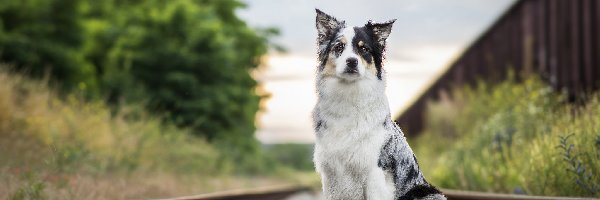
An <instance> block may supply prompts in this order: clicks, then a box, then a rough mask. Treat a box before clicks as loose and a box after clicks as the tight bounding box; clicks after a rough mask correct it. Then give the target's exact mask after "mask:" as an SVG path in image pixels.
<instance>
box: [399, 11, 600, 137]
mask: <svg viewBox="0 0 600 200" xmlns="http://www.w3.org/2000/svg"><path fill="white" fill-rule="evenodd" d="M509 68H512V69H514V70H515V71H516V72H525V73H538V74H539V75H540V76H541V77H542V78H543V79H544V80H546V81H547V82H548V83H549V84H550V85H551V86H552V87H553V88H555V89H556V90H561V91H563V90H564V91H567V92H568V94H569V97H570V98H571V99H572V100H575V99H578V98H580V97H582V96H584V95H585V94H586V93H587V92H589V91H592V90H597V89H599V86H600V84H599V83H600V0H520V1H517V2H516V3H515V4H514V5H512V6H511V7H510V8H509V9H508V10H507V11H506V13H504V14H503V15H502V16H501V17H499V18H498V20H497V21H496V22H495V23H494V24H493V25H492V26H490V28H489V29H488V30H486V31H485V32H484V33H483V34H482V35H481V36H480V37H479V38H478V39H476V40H475V42H473V43H472V44H471V45H470V46H469V48H467V49H466V50H465V51H464V52H463V54H462V56H460V57H459V58H458V59H457V60H455V61H454V62H453V63H452V64H451V65H450V66H449V67H448V69H447V71H446V72H445V73H443V74H442V75H441V76H440V77H439V79H438V80H437V81H436V82H434V83H433V84H432V85H431V86H430V87H429V88H428V89H427V90H425V91H424V92H423V94H422V95H421V96H420V97H419V98H418V99H417V100H416V101H415V102H413V104H412V105H411V106H409V107H408V108H407V109H406V110H404V111H403V112H402V113H401V115H400V116H399V117H398V119H397V122H398V123H399V124H400V126H401V127H402V128H403V129H404V131H405V134H407V135H409V136H410V135H416V134H418V133H419V132H421V130H422V128H423V122H424V121H423V120H424V117H425V116H424V114H425V107H426V104H427V101H429V100H436V99H439V97H440V95H442V93H445V92H447V91H448V90H449V89H450V88H451V87H453V86H460V85H464V84H471V85H472V84H475V82H476V81H477V80H478V79H481V80H486V81H491V82H498V81H501V80H503V79H505V78H506V75H507V74H506V73H507V72H508V69H509Z"/></svg>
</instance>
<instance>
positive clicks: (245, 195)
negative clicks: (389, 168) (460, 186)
mask: <svg viewBox="0 0 600 200" xmlns="http://www.w3.org/2000/svg"><path fill="white" fill-rule="evenodd" d="M442 191H443V192H444V194H445V195H446V197H448V199H449V200H594V199H596V198H573V197H547V196H529V195H515V194H495V193H486V192H469V191H459V190H448V189H443V190H442ZM165 200H321V198H320V195H319V194H316V193H315V192H314V191H312V190H311V189H310V188H308V187H298V186H276V187H266V188H257V189H249V190H232V191H224V192H216V193H210V194H201V195H194V196H184V197H175V198H169V199H165ZM596 200H598V199H596Z"/></svg>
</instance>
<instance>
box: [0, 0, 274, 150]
mask: <svg viewBox="0 0 600 200" xmlns="http://www.w3.org/2000/svg"><path fill="white" fill-rule="evenodd" d="M240 7H243V4H241V3H240V2H239V1H237V0H202V1H200V0H177V1H171V0H148V1H115V0H103V1H93V0H48V1H46V0H24V1H21V0H6V1H4V2H3V3H2V5H0V61H2V62H8V63H11V64H13V65H14V67H15V68H16V69H18V70H19V71H25V72H27V71H29V72H30V74H32V75H35V76H36V77H42V76H43V75H44V74H45V73H49V75H50V78H51V83H59V84H60V85H61V86H63V88H64V89H65V91H72V90H73V89H77V91H79V92H80V93H82V94H84V95H85V96H86V97H97V98H101V99H106V100H107V101H108V102H109V103H110V104H111V105H113V107H115V108H116V109H117V110H118V108H117V107H118V106H120V105H132V104H143V105H145V106H146V108H145V109H146V110H148V111H149V113H152V114H154V115H156V116H163V117H164V118H165V119H166V121H167V123H172V124H175V125H177V126H179V127H186V128H191V133H192V134H194V135H197V136H202V137H204V138H206V139H208V140H209V141H211V142H216V143H219V145H217V146H219V147H222V150H223V152H224V153H225V154H226V156H229V157H232V158H235V159H240V160H241V161H248V162H254V161H253V160H256V156H258V154H259V150H258V149H259V148H258V144H257V142H256V140H255V139H254V135H253V134H254V131H255V126H254V119H255V114H256V112H257V111H258V103H259V100H260V97H259V96H258V95H257V94H256V93H255V91H254V89H255V87H256V84H257V83H256V81H255V80H254V79H253V78H252V77H251V76H250V72H251V70H252V69H254V68H256V67H257V66H258V65H259V60H260V59H259V58H260V57H261V56H262V55H264V54H265V53H266V52H267V45H268V44H269V41H268V38H269V37H271V36H273V35H275V34H277V33H278V32H277V31H276V29H272V28H271V29H264V30H253V29H251V28H249V27H248V26H247V25H246V24H245V23H244V22H243V21H242V20H240V19H239V18H238V17H237V16H236V14H235V10H236V9H238V8H240ZM97 98H96V99H97ZM92 99H94V98H92Z"/></svg>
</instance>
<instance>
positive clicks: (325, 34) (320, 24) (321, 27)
mask: <svg viewBox="0 0 600 200" xmlns="http://www.w3.org/2000/svg"><path fill="white" fill-rule="evenodd" d="M315 10H316V11H317V32H318V33H319V36H318V38H317V42H318V43H319V44H321V43H323V42H324V41H325V40H327V38H329V37H330V36H331V35H332V34H335V32H336V31H337V30H338V29H340V28H343V27H344V24H345V22H344V21H338V20H337V19H335V17H332V16H329V15H328V14H325V13H324V12H323V11H321V10H319V9H315Z"/></svg>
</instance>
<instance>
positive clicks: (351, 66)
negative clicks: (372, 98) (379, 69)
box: [345, 58, 358, 73]
mask: <svg viewBox="0 0 600 200" xmlns="http://www.w3.org/2000/svg"><path fill="white" fill-rule="evenodd" d="M357 66H358V60H357V59H356V58H348V59H346V70H345V71H346V73H358V68H357Z"/></svg>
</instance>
